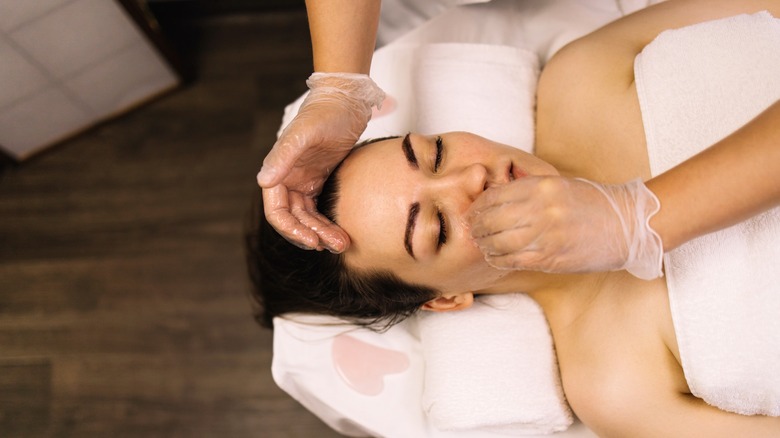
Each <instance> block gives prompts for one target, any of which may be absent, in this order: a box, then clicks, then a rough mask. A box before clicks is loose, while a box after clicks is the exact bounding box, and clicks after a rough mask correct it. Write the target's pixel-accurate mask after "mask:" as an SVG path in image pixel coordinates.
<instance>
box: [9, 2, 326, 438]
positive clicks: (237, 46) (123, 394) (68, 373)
mask: <svg viewBox="0 0 780 438" xmlns="http://www.w3.org/2000/svg"><path fill="white" fill-rule="evenodd" d="M180 25H181V26H183V27H186V28H187V31H188V32H190V34H193V35H197V41H198V44H197V50H194V51H193V55H194V56H195V58H194V59H195V61H196V64H197V65H198V79H197V80H196V81H195V82H193V83H192V84H190V85H188V86H187V87H185V88H183V89H182V90H180V91H177V92H176V93H174V94H171V95H169V96H167V97H164V98H162V99H160V100H158V101H156V102H154V103H152V104H151V105H149V106H146V107H144V108H141V109H139V110H137V111H134V112H132V113H130V114H128V115H126V116H123V117H122V118H120V119H118V120H115V121H113V122H111V123H107V124H104V125H102V126H100V127H98V128H96V129H94V130H92V131H90V132H88V133H86V134H85V135H83V136H80V137H79V138H77V139H74V140H72V141H69V142H68V143H66V144H63V145H61V146H58V147H55V148H53V149H52V150H51V151H48V152H46V153H43V154H41V155H40V156H37V157H35V158H33V159H32V160H30V161H29V162H25V163H23V164H19V165H11V166H8V167H6V169H5V173H4V174H3V175H2V179H0V436H2V437H14V436H19V437H38V436H55V437H106V436H111V437H166V438H168V437H200V436H202V437H315V436H316V437H329V436H330V437H335V436H339V435H338V434H336V433H334V432H333V431H331V430H330V429H329V428H328V427H327V426H325V425H324V424H323V423H322V422H320V421H319V420H318V419H317V418H316V417H314V416H313V415H312V414H310V413H309V412H307V411H306V410H305V409H304V408H302V407H301V406H300V405H299V404H298V403H297V402H295V401H294V400H293V399H291V398H290V397H289V396H287V395H286V394H285V393H284V392H282V391H281V390H280V389H278V388H277V387H276V385H275V384H274V382H273V380H272V378H271V373H270V363H271V354H272V352H271V341H272V336H271V333H270V332H269V331H266V330H264V329H261V328H260V327H259V326H257V325H256V324H255V323H254V321H253V320H252V318H251V307H250V301H249V297H248V290H249V285H248V279H247V275H246V270H245V266H244V255H243V248H242V246H241V245H242V233H243V225H244V220H245V217H246V213H247V209H248V208H249V206H250V197H251V195H252V193H253V192H254V191H255V190H256V187H255V183H254V178H255V173H256V172H257V170H258V169H259V166H260V163H261V161H262V157H263V155H264V154H265V153H266V152H267V150H268V149H269V148H270V146H271V144H272V143H273V140H274V138H275V133H276V130H277V128H278V126H279V122H280V121H281V114H282V109H283V107H284V105H286V104H287V103H289V102H290V101H292V100H293V99H295V98H296V97H297V96H298V95H299V94H300V93H301V92H302V91H303V90H304V89H305V85H304V80H305V78H306V76H308V74H309V72H310V70H311V52H310V46H309V44H310V43H309V36H308V31H307V27H306V17H305V12H304V11H303V10H302V9H300V8H298V9H292V10H279V11H275V12H272V13H263V14H258V15H245V16H223V17H218V18H216V19H215V18H197V19H195V18H193V19H192V20H191V21H190V22H186V23H184V22H183V23H180Z"/></svg>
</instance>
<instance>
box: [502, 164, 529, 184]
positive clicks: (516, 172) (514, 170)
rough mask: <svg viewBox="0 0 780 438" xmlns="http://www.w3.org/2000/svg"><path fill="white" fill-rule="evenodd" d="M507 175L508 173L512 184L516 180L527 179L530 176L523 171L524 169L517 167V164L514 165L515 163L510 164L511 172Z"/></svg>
mask: <svg viewBox="0 0 780 438" xmlns="http://www.w3.org/2000/svg"><path fill="white" fill-rule="evenodd" d="M507 173H508V175H509V181H510V182H511V181H514V180H516V179H520V178H523V177H526V176H528V174H527V173H525V172H524V171H523V169H521V168H519V167H517V166H515V164H514V163H510V164H509V170H508V172H507Z"/></svg>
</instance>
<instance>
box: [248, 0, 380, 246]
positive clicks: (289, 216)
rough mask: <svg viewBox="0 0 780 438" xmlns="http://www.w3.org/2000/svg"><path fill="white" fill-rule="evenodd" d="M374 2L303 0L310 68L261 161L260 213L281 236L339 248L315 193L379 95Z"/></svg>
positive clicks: (340, 235)
mask: <svg viewBox="0 0 780 438" xmlns="http://www.w3.org/2000/svg"><path fill="white" fill-rule="evenodd" d="M379 10H380V1H379V0H361V1H354V0H307V1H306V11H307V15H308V18H309V30H310V33H311V40H312V53H313V60H314V71H315V72H317V73H314V74H313V75H311V77H310V78H309V80H308V81H307V85H308V86H309V90H310V91H309V95H308V96H307V97H306V99H305V100H304V101H303V104H302V105H301V108H300V109H299V110H298V115H296V116H295V118H294V119H293V120H292V122H290V124H289V125H288V126H287V127H286V128H285V129H284V131H283V132H282V135H281V136H280V137H279V140H278V141H277V142H276V143H275V144H274V146H273V148H272V149H271V152H270V153H269V154H268V155H267V156H266V158H265V160H264V161H263V167H262V169H260V173H258V174H257V182H258V184H259V185H260V186H261V187H262V188H263V206H264V209H265V216H266V218H267V219H268V223H270V224H271V225H272V226H273V227H274V228H275V229H276V230H277V231H278V232H279V234H281V235H282V236H283V237H284V238H286V239H287V240H289V241H290V242H292V243H293V244H295V245H297V246H299V247H303V248H309V249H317V250H322V249H328V250H330V251H331V252H336V253H340V252H343V251H345V250H346V249H347V248H348V247H349V236H347V233H345V232H344V230H342V229H341V228H340V227H339V226H338V225H336V224H334V223H332V222H331V221H329V220H328V219H327V218H326V217H324V216H323V215H322V214H320V213H319V212H318V211H317V202H316V198H317V195H319V194H320V192H321V191H322V186H323V184H324V183H325V180H326V179H327V178H328V176H329V175H330V173H331V172H332V171H333V169H335V168H336V166H338V164H339V163H340V162H341V161H342V160H343V159H344V158H345V157H346V156H347V154H348V153H349V151H350V150H351V149H352V147H353V146H354V145H355V143H356V142H357V140H358V138H359V137H360V135H361V134H362V133H363V131H364V130H365V129H366V125H367V124H368V121H369V119H370V118H371V108H372V107H373V106H379V105H380V104H381V103H382V100H383V99H384V93H383V92H382V90H381V89H379V87H378V86H377V85H376V84H375V83H374V82H373V81H372V80H371V78H369V77H368V72H369V70H370V67H371V58H372V56H373V52H374V44H375V41H376V32H377V26H378V23H379Z"/></svg>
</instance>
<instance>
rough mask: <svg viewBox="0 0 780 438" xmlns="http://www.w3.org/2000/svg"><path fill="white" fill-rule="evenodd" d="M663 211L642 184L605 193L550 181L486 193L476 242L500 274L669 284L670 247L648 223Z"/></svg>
mask: <svg viewBox="0 0 780 438" xmlns="http://www.w3.org/2000/svg"><path fill="white" fill-rule="evenodd" d="M658 208H659V202H658V199H657V198H656V197H655V195H654V194H653V193H652V192H651V191H650V190H648V189H647V187H646V186H645V185H644V184H643V183H642V182H641V181H639V180H635V181H632V182H629V183H626V184H619V185H604V184H598V183H594V182H592V181H588V180H584V179H579V178H578V179H569V178H564V177H559V176H546V177H525V178H521V179H518V180H515V181H512V182H511V183H509V184H506V185H503V186H499V187H492V188H490V189H488V190H486V191H485V192H484V193H483V194H482V195H480V197H479V198H477V200H475V201H474V204H473V205H472V206H471V209H470V211H469V217H470V221H471V233H472V237H473V238H474V239H475V241H476V243H477V244H478V245H479V247H480V249H481V250H482V252H483V253H484V255H485V259H486V260H487V261H488V263H490V264H491V265H493V266H495V267H497V268H499V269H524V270H533V271H544V272H596V271H614V270H620V269H626V270H627V271H628V272H630V273H631V274H633V275H635V276H637V277H639V278H643V279H653V278H656V277H659V276H661V256H662V255H663V246H662V243H661V239H660V237H659V236H658V235H657V234H656V233H655V231H653V230H652V229H651V228H650V227H649V225H648V221H649V220H650V217H652V216H653V215H654V214H655V213H656V212H657V211H658Z"/></svg>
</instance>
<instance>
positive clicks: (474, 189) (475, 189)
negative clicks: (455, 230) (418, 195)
mask: <svg viewBox="0 0 780 438" xmlns="http://www.w3.org/2000/svg"><path fill="white" fill-rule="evenodd" d="M487 181H488V171H487V169H486V168H485V166H484V165H482V164H480V163H474V164H470V165H468V166H465V167H463V168H461V169H457V170H453V171H452V172H449V173H448V174H447V175H444V176H443V177H442V178H441V183H442V187H441V190H442V192H443V193H442V196H443V197H445V198H450V199H453V200H455V201H457V202H458V203H459V204H462V205H461V206H460V207H461V208H462V209H464V211H465V209H467V208H468V207H469V206H471V203H472V202H474V200H475V199H477V196H479V195H480V194H481V193H482V192H484V191H485V187H486V186H487Z"/></svg>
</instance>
